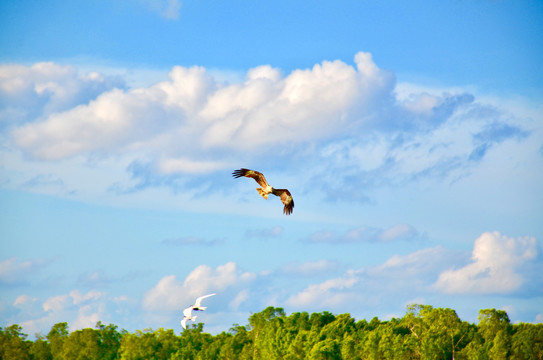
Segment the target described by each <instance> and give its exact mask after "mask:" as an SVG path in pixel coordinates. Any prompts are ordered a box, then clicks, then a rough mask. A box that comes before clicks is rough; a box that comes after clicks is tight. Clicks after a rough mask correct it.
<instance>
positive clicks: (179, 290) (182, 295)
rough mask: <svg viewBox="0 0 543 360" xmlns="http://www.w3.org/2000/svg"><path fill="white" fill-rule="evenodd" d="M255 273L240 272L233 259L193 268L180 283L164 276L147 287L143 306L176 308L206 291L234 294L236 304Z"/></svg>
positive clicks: (177, 309) (157, 309) (157, 310)
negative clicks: (215, 264) (219, 263)
mask: <svg viewBox="0 0 543 360" xmlns="http://www.w3.org/2000/svg"><path fill="white" fill-rule="evenodd" d="M255 276H256V275H255V274H254V273H248V272H243V271H241V270H240V269H239V268H238V267H237V265H236V264H235V263H233V262H229V263H226V264H224V265H221V266H218V267H217V268H215V269H213V268H211V267H209V266H207V265H200V266H198V267H196V268H195V269H194V270H193V271H192V272H191V273H190V274H189V275H188V276H187V277H186V278H185V280H184V281H183V282H181V281H179V280H178V279H177V277H176V276H175V275H167V276H164V277H163V278H162V279H160V280H159V281H158V283H157V284H156V285H155V286H154V287H153V288H152V289H151V290H149V291H148V292H147V293H146V294H145V296H144V299H143V308H144V309H145V310H147V311H149V312H173V311H179V310H180V309H179V307H180V306H182V305H180V304H187V306H188V305H190V304H193V303H194V300H195V299H196V298H197V297H199V296H202V295H205V294H208V293H215V292H221V293H223V294H224V293H230V294H233V295H235V294H237V295H235V296H233V298H235V299H237V300H235V301H234V303H235V304H236V305H237V306H239V304H240V303H241V300H242V299H243V296H242V295H240V293H241V294H243V291H247V290H246V287H247V286H248V285H249V284H250V282H251V281H253V280H254V279H255Z"/></svg>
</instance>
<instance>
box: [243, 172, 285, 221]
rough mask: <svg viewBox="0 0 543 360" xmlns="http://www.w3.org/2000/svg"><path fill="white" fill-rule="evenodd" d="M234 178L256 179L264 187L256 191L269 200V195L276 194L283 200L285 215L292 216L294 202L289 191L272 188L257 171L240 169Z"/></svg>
mask: <svg viewBox="0 0 543 360" xmlns="http://www.w3.org/2000/svg"><path fill="white" fill-rule="evenodd" d="M232 176H234V177H235V178H240V177H242V176H245V177H250V178H253V179H255V181H256V182H257V183H258V184H259V185H260V186H262V188H257V189H256V190H257V191H258V193H259V194H260V195H261V196H262V197H263V198H264V199H267V198H268V194H270V193H271V194H274V195H275V196H279V198H281V201H282V202H283V204H284V205H285V207H284V209H283V213H284V214H285V215H290V214H292V210H293V209H294V200H292V195H291V194H290V191H288V190H287V189H274V188H273V187H271V186H270V185H269V184H268V182H267V181H266V178H265V177H264V175H263V174H262V173H260V172H258V171H255V170H249V169H239V170H235V171H234V172H233V173H232Z"/></svg>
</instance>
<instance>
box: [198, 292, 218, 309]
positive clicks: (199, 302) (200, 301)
mask: <svg viewBox="0 0 543 360" xmlns="http://www.w3.org/2000/svg"><path fill="white" fill-rule="evenodd" d="M213 295H215V294H209V295H204V296H200V297H199V298H198V299H196V303H195V304H194V307H200V306H201V305H202V300H203V299H205V298H207V297H210V296H213Z"/></svg>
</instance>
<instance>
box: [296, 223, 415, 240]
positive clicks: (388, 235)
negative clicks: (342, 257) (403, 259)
mask: <svg viewBox="0 0 543 360" xmlns="http://www.w3.org/2000/svg"><path fill="white" fill-rule="evenodd" d="M424 238H425V236H424V235H421V234H419V232H418V231H417V230H416V229H415V228H413V227H412V226H411V225H408V224H398V225H394V226H392V227H390V228H387V229H379V228H372V227H367V226H360V227H357V228H352V229H349V230H347V231H346V232H345V233H343V234H335V233H334V232H332V231H328V230H321V231H317V232H315V233H313V234H311V235H310V236H309V237H307V238H306V239H304V240H303V241H305V242H310V243H335V244H344V243H355V242H391V241H399V240H403V241H413V240H420V239H424Z"/></svg>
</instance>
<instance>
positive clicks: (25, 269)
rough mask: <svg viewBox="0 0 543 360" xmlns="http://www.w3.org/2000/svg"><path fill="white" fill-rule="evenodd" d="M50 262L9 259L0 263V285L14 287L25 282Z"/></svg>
mask: <svg viewBox="0 0 543 360" xmlns="http://www.w3.org/2000/svg"><path fill="white" fill-rule="evenodd" d="M49 263H50V260H46V259H31V260H25V261H23V260H19V259H18V258H16V257H11V258H8V259H6V260H3V261H0V284H6V285H14V284H20V283H23V282H26V281H28V280H29V277H30V275H31V274H33V273H36V272H37V271H38V270H40V269H42V268H43V267H45V266H47V265H48V264H49Z"/></svg>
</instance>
